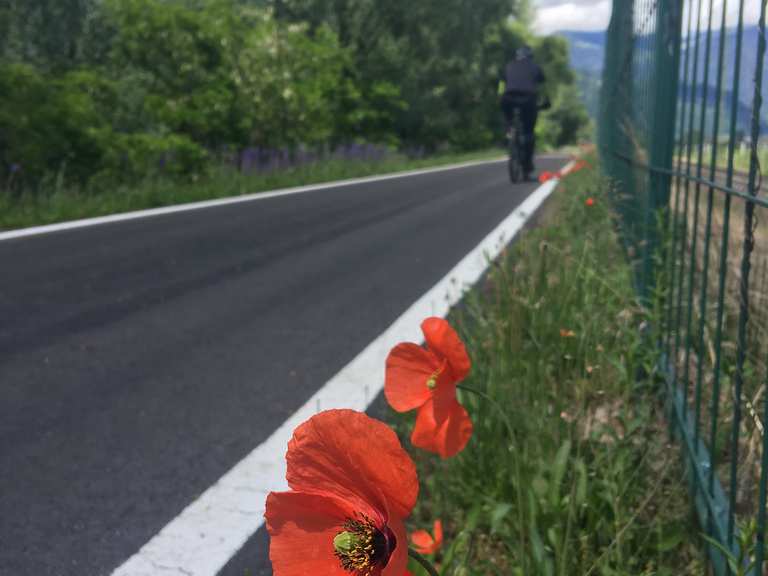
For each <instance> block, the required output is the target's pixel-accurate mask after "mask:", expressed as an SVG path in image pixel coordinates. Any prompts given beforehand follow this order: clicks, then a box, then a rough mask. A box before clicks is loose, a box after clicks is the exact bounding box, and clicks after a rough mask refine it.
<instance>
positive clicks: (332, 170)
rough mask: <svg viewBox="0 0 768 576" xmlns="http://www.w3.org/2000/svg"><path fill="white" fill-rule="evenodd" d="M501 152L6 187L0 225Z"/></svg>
mask: <svg viewBox="0 0 768 576" xmlns="http://www.w3.org/2000/svg"><path fill="white" fill-rule="evenodd" d="M501 155H502V152H501V151H499V150H486V151H480V152H472V153H464V154H458V153H457V154H440V155H436V156H432V157H429V158H423V159H418V160H412V159H409V158H407V157H405V156H399V155H397V156H392V157H390V158H388V159H386V160H382V161H378V162H364V161H349V160H347V161H341V160H330V161H326V162H320V163H317V164H314V165H310V166H305V167H302V168H295V169H286V170H281V171H276V172H273V173H271V174H251V175H243V174H240V173H239V172H237V171H236V170H233V169H223V168H222V169H218V170H214V171H212V173H211V174H209V175H207V176H205V177H202V178H197V179H195V180H193V181H178V180H171V179H162V178H157V179H147V180H146V181H144V182H141V183H139V184H137V185H132V186H126V185H122V186H120V185H116V186H114V187H109V188H104V189H101V190H98V191H96V192H94V191H89V192H84V191H82V190H78V189H71V188H66V187H64V186H60V185H56V184H52V185H51V186H49V189H48V190H47V191H44V192H42V193H38V194H35V195H32V194H26V195H22V196H21V197H18V198H16V197H12V196H11V195H9V194H7V193H5V194H4V193H2V191H0V230H12V229H15V228H23V227H26V226H36V225H40V224H51V223H54V222H64V221H68V220H76V219H79V218H89V217H93V216H104V215H107V214H117V213H121V212H130V211H132V210H142V209H145V208H157V207H160V206H171V205H175V204H184V203H187V202H196V201H201V200H210V199H213V198H224V197H230V196H240V195H244V194H253V193H254V192H263V191H267V190H275V189H278V188H287V187H292V186H302V185H307V184H317V183H321V182H331V181H334V180H342V179H345V178H359V177H364V176H371V175H375V174H385V173H392V172H400V171H404V170H414V169H418V168H428V167H432V166H441V165H445V164H453V163H457V162H466V161H471V160H486V159H491V158H494V157H500V156H501Z"/></svg>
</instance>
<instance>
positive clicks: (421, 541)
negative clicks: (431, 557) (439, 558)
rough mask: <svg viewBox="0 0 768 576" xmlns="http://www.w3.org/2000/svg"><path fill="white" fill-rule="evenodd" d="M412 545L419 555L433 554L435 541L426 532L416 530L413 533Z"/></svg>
mask: <svg viewBox="0 0 768 576" xmlns="http://www.w3.org/2000/svg"><path fill="white" fill-rule="evenodd" d="M411 543H412V544H413V547H414V549H415V550H416V552H418V553H419V554H432V553H433V552H434V546H435V541H434V539H433V538H432V536H430V535H429V532H427V531H426V530H416V531H415V532H412V533H411Z"/></svg>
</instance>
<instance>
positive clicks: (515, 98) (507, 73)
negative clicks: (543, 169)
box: [499, 46, 545, 178]
mask: <svg viewBox="0 0 768 576" xmlns="http://www.w3.org/2000/svg"><path fill="white" fill-rule="evenodd" d="M544 81H545V79H544V73H543V72H542V70H541V68H540V67H539V65H538V64H536V62H534V60H533V50H532V49H531V47H530V46H523V47H522V48H518V49H517V50H516V51H515V59H514V60H512V61H511V62H509V63H508V64H507V65H506V67H505V69H504V74H503V76H502V78H501V81H500V83H499V94H500V95H501V109H502V110H503V111H504V117H505V118H506V122H507V133H509V131H510V130H511V127H512V123H513V121H514V113H515V108H518V109H519V110H520V120H521V123H522V128H523V134H524V136H525V145H526V146H525V166H524V167H523V169H524V172H525V174H526V178H527V177H528V176H529V175H530V173H531V172H533V170H534V166H533V152H534V149H535V146H536V142H535V137H536V136H535V131H536V120H537V118H538V115H539V104H538V98H539V86H540V85H541V84H543V83H544Z"/></svg>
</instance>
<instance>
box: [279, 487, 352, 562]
mask: <svg viewBox="0 0 768 576" xmlns="http://www.w3.org/2000/svg"><path fill="white" fill-rule="evenodd" d="M353 514H354V510H351V509H350V508H349V506H348V505H347V503H345V502H344V501H340V500H337V499H335V498H332V497H329V496H324V495H322V494H304V493H301V492H272V493H270V494H269V496H267V505H266V513H265V514H264V516H265V517H266V521H267V530H268V531H269V535H270V542H269V559H270V560H271V561H272V570H273V572H274V575H275V576H304V575H305V574H324V575H328V576H342V575H344V576H349V574H348V573H347V572H346V571H345V570H344V568H343V567H342V565H341V563H340V562H339V559H338V558H336V556H335V555H334V548H333V539H334V537H335V536H336V535H337V534H338V533H339V531H340V529H341V526H342V525H343V524H344V521H345V520H346V519H347V518H350V517H352V515H353Z"/></svg>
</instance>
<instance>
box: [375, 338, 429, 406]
mask: <svg viewBox="0 0 768 576" xmlns="http://www.w3.org/2000/svg"><path fill="white" fill-rule="evenodd" d="M439 367H440V361H439V360H438V359H437V357H436V356H435V355H434V354H433V353H432V352H430V351H429V350H425V349H424V348H422V347H421V346H418V345H416V344H411V343H410V342H405V343H403V344H398V345H397V346H395V347H394V348H393V349H392V351H391V352H390V353H389V356H387V369H386V373H385V374H386V375H385V379H384V396H386V398H387V402H389V405H390V406H392V408H393V409H394V410H396V411H398V412H408V411H409V410H414V409H416V408H418V407H419V406H421V405H422V404H424V402H426V401H427V400H429V397H430V395H431V394H432V392H431V391H430V389H429V388H428V387H427V381H428V380H429V378H430V376H431V375H432V374H434V372H435V371H436V370H437V369H438V368H439Z"/></svg>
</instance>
